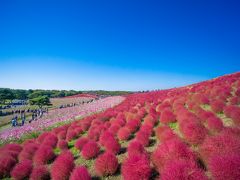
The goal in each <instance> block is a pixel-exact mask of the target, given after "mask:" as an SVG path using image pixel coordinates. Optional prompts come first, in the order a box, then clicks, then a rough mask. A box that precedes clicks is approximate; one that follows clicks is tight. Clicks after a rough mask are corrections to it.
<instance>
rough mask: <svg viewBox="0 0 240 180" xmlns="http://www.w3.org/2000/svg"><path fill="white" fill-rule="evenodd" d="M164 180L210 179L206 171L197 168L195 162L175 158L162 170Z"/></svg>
mask: <svg viewBox="0 0 240 180" xmlns="http://www.w3.org/2000/svg"><path fill="white" fill-rule="evenodd" d="M161 179H162V180H176V179H181V180H184V179H185V180H208V178H207V176H206V175H205V174H204V171H202V170H201V169H199V168H197V167H196V165H195V163H194V162H189V161H186V160H173V161H171V162H169V163H167V165H166V166H165V167H164V169H163V170H162V172H161Z"/></svg>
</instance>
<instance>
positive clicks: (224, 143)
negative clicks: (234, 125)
mask: <svg viewBox="0 0 240 180" xmlns="http://www.w3.org/2000/svg"><path fill="white" fill-rule="evenodd" d="M199 152H200V154H201V156H202V158H203V160H204V161H206V162H208V160H209V159H210V158H212V157H214V156H220V155H222V154H235V153H239V152H240V139H239V135H235V134H233V133H230V132H229V131H225V132H224V131H222V132H221V133H220V134H218V135H216V136H210V137H207V138H206V139H205V140H204V142H203V144H202V145H201V147H200V150H199Z"/></svg>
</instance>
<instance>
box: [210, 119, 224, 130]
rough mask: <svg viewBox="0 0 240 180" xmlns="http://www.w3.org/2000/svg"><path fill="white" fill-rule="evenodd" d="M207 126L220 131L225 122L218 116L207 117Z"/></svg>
mask: <svg viewBox="0 0 240 180" xmlns="http://www.w3.org/2000/svg"><path fill="white" fill-rule="evenodd" d="M207 128H208V129H209V130H210V131H214V132H220V131H221V130H222V129H223V122H222V120H221V119H220V118H218V117H210V118H208V119H207Z"/></svg>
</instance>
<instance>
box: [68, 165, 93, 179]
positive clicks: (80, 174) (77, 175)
mask: <svg viewBox="0 0 240 180" xmlns="http://www.w3.org/2000/svg"><path fill="white" fill-rule="evenodd" d="M70 180H91V176H90V175H89V173H88V170H87V168H86V167H84V166H79V167H77V168H75V169H74V170H73V172H72V174H71V176H70Z"/></svg>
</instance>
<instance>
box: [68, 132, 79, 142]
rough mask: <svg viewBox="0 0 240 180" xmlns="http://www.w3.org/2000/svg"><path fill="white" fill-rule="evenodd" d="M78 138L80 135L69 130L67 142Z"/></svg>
mask: <svg viewBox="0 0 240 180" xmlns="http://www.w3.org/2000/svg"><path fill="white" fill-rule="evenodd" d="M77 137H78V134H77V133H76V132H75V131H74V130H68V132H67V135H66V140H67V141H71V140H73V139H75V138H77Z"/></svg>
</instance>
